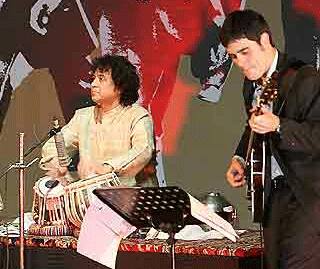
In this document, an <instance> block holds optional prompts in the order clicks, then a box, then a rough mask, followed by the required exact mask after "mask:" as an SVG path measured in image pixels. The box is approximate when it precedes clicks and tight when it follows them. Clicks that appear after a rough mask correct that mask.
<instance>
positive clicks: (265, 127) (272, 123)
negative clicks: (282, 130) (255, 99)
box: [249, 107, 280, 134]
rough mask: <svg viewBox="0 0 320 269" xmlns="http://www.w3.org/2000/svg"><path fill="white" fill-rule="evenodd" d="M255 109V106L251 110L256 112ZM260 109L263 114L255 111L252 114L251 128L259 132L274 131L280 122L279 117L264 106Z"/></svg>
mask: <svg viewBox="0 0 320 269" xmlns="http://www.w3.org/2000/svg"><path fill="white" fill-rule="evenodd" d="M255 110H256V109H255V108H253V109H251V110H250V112H254V111H255ZM260 111H261V113H262V114H261V115H255V113H252V114H251V117H250V119H249V125H250V127H251V129H252V130H253V131H254V132H256V133H258V134H266V133H269V132H274V131H275V130H276V129H277V128H278V126H279V124H280V119H279V117H278V116H276V115H274V114H273V113H272V112H271V111H269V110H268V109H267V108H265V107H262V108H261V110H260Z"/></svg>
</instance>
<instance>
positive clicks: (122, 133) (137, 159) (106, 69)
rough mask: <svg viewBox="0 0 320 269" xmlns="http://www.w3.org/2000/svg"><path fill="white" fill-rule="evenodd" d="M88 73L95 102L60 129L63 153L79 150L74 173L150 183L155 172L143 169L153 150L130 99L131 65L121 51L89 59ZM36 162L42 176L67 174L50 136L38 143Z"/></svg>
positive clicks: (146, 122) (135, 85) (134, 79)
mask: <svg viewBox="0 0 320 269" xmlns="http://www.w3.org/2000/svg"><path fill="white" fill-rule="evenodd" d="M91 73H92V83H91V98H92V100H93V101H94V103H95V105H94V106H90V107H86V108H82V109H79V110H77V111H76V112H75V115H74V116H73V118H72V119H71V120H70V122H69V123H68V124H67V125H66V126H64V127H63V128H62V134H63V137H64V141H65V145H66V150H67V152H68V153H69V154H70V155H71V154H72V153H73V152H75V151H78V152H79V158H80V161H79V164H78V174H79V177H80V178H82V179H85V178H88V177H91V176H92V175H101V174H106V173H110V172H115V173H116V174H117V175H118V176H119V177H120V182H121V185H125V186H136V185H142V186H148V185H149V186H150V185H156V182H157V181H156V178H155V171H154V170H152V169H144V168H146V166H147V165H148V163H149V162H150V160H151V159H152V155H153V151H154V139H153V124H152V118H151V116H150V114H149V113H148V111H147V110H146V109H144V108H143V107H141V106H139V105H137V104H135V102H136V101H137V100H138V97H139V94H138V90H139V87H140V82H139V76H138V74H137V70H136V68H135V67H134V66H133V65H132V64H131V63H130V62H129V61H128V60H127V59H126V58H124V57H122V56H110V55H105V56H103V57H99V58H97V59H95V60H94V61H93V65H92V70H91ZM40 163H41V167H42V168H43V169H45V170H47V174H48V175H51V176H54V177H63V176H64V175H65V174H66V173H67V168H65V167H61V166H59V162H58V158H57V150H56V147H55V142H54V139H53V138H51V139H50V140H49V141H48V142H47V143H46V144H45V145H44V147H43V150H42V159H41V162H40ZM148 168H150V167H148ZM143 172H144V173H143Z"/></svg>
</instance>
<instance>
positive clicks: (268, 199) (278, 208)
mask: <svg viewBox="0 0 320 269" xmlns="http://www.w3.org/2000/svg"><path fill="white" fill-rule="evenodd" d="M220 38H221V41H222V43H223V45H224V46H225V47H226V48H227V52H228V53H229V55H230V57H231V58H232V61H233V62H234V63H235V64H236V65H237V66H238V67H239V68H240V70H241V72H242V73H243V74H244V75H245V81H244V89H243V96H244V101H245V106H246V110H247V113H248V124H247V125H246V127H245V131H244V133H243V135H242V138H241V140H240V143H239V145H238V147H237V149H236V151H235V155H234V157H233V158H232V160H231V164H230V166H229V168H228V170H227V173H226V177H227V181H228V182H229V183H230V185H231V186H233V187H241V186H243V185H245V183H246V180H250V179H249V178H246V164H245V159H246V153H247V148H248V138H249V135H250V132H251V130H252V131H254V133H255V134H256V135H263V137H264V140H265V144H266V170H265V171H266V172H265V181H264V215H263V219H262V224H263V226H264V241H265V255H266V261H267V266H268V268H274V269H279V268H281V269H303V268H306V269H313V268H318V267H319V264H320V233H319V232H320V226H319V223H320V142H319V141H320V77H319V74H318V73H317V71H316V70H315V69H314V68H313V67H312V66H309V65H304V64H303V63H302V62H299V61H295V60H291V59H288V58H287V57H286V55H283V54H282V53H280V52H279V51H278V50H277V49H276V47H275V45H274V43H273V40H272V34H271V31H270V28H269V26H268V24H267V22H266V21H265V19H264V18H263V16H262V15H260V14H258V13H257V12H255V11H252V10H244V11H235V12H233V13H231V14H230V15H229V16H228V17H227V18H226V20H225V22H224V24H223V27H222V29H221V33H220ZM274 72H276V73H277V74H278V76H277V84H278V91H279V93H278V98H277V99H276V100H274V101H273V102H272V104H271V105H270V106H264V107H262V109H261V113H260V114H258V115H256V114H255V113H254V112H255V109H256V107H255V104H256V102H257V97H258V96H259V95H260V94H261V90H259V87H258V80H261V79H265V78H268V77H271V75H272V74H273V73H274Z"/></svg>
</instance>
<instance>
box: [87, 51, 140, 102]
mask: <svg viewBox="0 0 320 269" xmlns="http://www.w3.org/2000/svg"><path fill="white" fill-rule="evenodd" d="M97 70H98V71H101V72H107V71H111V77H112V80H113V82H114V84H115V86H116V87H117V89H118V90H119V92H120V104H121V105H123V106H130V105H132V104H134V103H135V102H136V101H137V100H138V99H139V88H140V78H139V75H138V72H137V69H136V67H135V66H134V65H133V64H132V63H130V62H129V61H128V60H127V59H126V58H125V57H123V56H119V55H104V56H101V57H97V58H95V59H94V60H93V61H92V66H91V72H92V73H94V72H95V71H97Z"/></svg>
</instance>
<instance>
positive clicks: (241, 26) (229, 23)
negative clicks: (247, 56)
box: [219, 9, 274, 47]
mask: <svg viewBox="0 0 320 269" xmlns="http://www.w3.org/2000/svg"><path fill="white" fill-rule="evenodd" d="M263 33H267V34H268V35H269V38H270V43H271V45H272V46H273V47H274V42H273V39H272V33H271V30H270V27H269V25H268V23H267V22H266V20H265V18H264V17H263V16H262V15H261V14H259V13H258V12H256V11H254V10H251V9H245V10H236V11H233V12H231V13H230V14H229V15H228V16H227V17H226V19H225V21H224V23H223V25H222V28H221V30H220V33H219V36H220V40H221V43H222V45H224V46H225V47H227V46H228V44H229V43H230V42H232V41H234V40H237V39H241V38H247V39H249V40H252V41H256V42H257V43H259V44H260V37H261V34H263Z"/></svg>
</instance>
